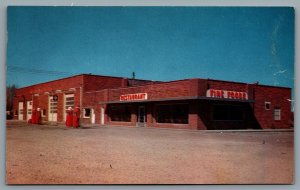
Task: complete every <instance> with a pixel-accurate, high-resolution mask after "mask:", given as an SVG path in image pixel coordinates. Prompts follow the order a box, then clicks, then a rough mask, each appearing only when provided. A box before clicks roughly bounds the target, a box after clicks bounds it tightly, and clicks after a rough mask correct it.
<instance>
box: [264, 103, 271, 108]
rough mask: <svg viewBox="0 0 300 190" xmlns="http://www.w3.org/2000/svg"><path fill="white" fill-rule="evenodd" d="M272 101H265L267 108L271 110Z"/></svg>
mask: <svg viewBox="0 0 300 190" xmlns="http://www.w3.org/2000/svg"><path fill="white" fill-rule="evenodd" d="M270 107H271V102H265V110H270Z"/></svg>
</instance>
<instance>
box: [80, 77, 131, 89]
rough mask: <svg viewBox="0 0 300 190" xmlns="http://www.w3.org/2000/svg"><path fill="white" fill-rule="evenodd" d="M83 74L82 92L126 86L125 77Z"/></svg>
mask: <svg viewBox="0 0 300 190" xmlns="http://www.w3.org/2000/svg"><path fill="white" fill-rule="evenodd" d="M83 76H84V92H88V91H95V90H102V89H107V88H119V87H126V86H127V79H125V78H118V77H107V76H97V75H83Z"/></svg>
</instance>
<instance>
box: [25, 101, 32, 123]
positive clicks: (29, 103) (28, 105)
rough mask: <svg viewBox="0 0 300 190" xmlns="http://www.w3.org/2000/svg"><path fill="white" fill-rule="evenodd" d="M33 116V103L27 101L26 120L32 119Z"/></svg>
mask: <svg viewBox="0 0 300 190" xmlns="http://www.w3.org/2000/svg"><path fill="white" fill-rule="evenodd" d="M31 115H32V101H27V117H26V119H27V120H28V119H31Z"/></svg>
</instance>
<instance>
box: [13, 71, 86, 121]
mask: <svg viewBox="0 0 300 190" xmlns="http://www.w3.org/2000/svg"><path fill="white" fill-rule="evenodd" d="M82 84H83V75H78V76H73V77H69V78H65V79H59V80H55V81H50V82H46V83H41V84H37V85H32V86H29V87H24V88H20V89H17V90H16V97H15V98H14V110H18V102H20V101H24V114H23V115H24V120H25V119H26V120H27V118H26V115H27V113H26V111H27V105H26V101H30V100H33V108H34V109H37V108H38V107H39V108H41V109H46V117H44V118H43V120H44V121H48V112H49V107H48V106H49V105H48V101H49V99H48V98H49V94H45V92H49V93H50V95H51V92H52V93H53V94H56V95H58V114H57V115H58V118H57V120H58V122H62V121H63V111H64V108H63V104H64V93H65V92H68V91H69V89H70V88H76V91H75V92H72V93H75V105H77V106H78V105H80V95H79V94H80V86H81V85H82ZM56 90H61V91H62V92H61V93H56V92H55V91H56ZM33 94H39V96H33ZM23 97H24V98H23ZM14 119H18V117H17V116H15V117H14Z"/></svg>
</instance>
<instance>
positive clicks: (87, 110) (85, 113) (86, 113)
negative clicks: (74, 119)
mask: <svg viewBox="0 0 300 190" xmlns="http://www.w3.org/2000/svg"><path fill="white" fill-rule="evenodd" d="M89 117H91V109H90V108H84V109H83V118H89Z"/></svg>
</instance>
